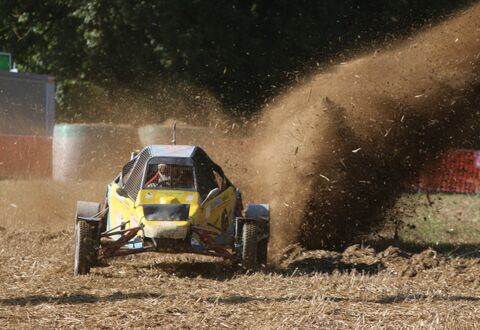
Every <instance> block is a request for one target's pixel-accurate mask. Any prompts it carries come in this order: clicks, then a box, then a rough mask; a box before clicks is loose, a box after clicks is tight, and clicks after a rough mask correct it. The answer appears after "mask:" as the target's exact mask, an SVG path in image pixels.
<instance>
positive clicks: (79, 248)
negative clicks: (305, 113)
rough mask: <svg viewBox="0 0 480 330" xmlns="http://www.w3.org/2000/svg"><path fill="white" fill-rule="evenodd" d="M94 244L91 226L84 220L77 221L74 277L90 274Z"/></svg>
mask: <svg viewBox="0 0 480 330" xmlns="http://www.w3.org/2000/svg"><path fill="white" fill-rule="evenodd" d="M93 243H94V242H93V230H92V228H91V226H90V224H89V223H88V222H87V221H84V220H79V221H77V223H76V224H75V258H74V264H73V273H74V275H85V274H88V273H89V272H90V268H91V266H92V263H93V258H92V257H93V256H94V254H95V248H94V244H93Z"/></svg>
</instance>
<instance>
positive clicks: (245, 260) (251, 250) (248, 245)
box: [242, 222, 258, 270]
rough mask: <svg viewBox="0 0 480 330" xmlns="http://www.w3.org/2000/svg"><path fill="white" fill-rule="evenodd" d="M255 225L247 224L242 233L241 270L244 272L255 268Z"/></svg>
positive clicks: (252, 223) (256, 245)
mask: <svg viewBox="0 0 480 330" xmlns="http://www.w3.org/2000/svg"><path fill="white" fill-rule="evenodd" d="M257 248H258V243H257V224H256V223H255V222H247V223H245V224H244V225H243V231H242V268H243V269H245V270H252V269H255V267H256V266H257Z"/></svg>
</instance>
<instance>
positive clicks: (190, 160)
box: [74, 145, 269, 275]
mask: <svg viewBox="0 0 480 330" xmlns="http://www.w3.org/2000/svg"><path fill="white" fill-rule="evenodd" d="M268 239H269V206H268V205H266V204H249V205H247V206H246V207H245V208H243V206H242V198H241V193H240V191H239V189H238V188H236V187H235V186H233V184H232V183H231V182H230V181H229V180H228V178H227V177H226V176H225V174H224V173H223V170H222V169H221V168H220V166H218V165H217V164H215V163H214V162H213V161H212V160H211V159H210V158H209V157H208V155H207V154H206V153H205V151H204V150H202V149H201V148H200V147H196V146H181V145H150V146H147V147H145V148H144V149H143V150H141V151H140V152H138V153H132V157H131V160H130V161H129V162H127V164H125V166H124V167H123V168H122V170H121V172H120V173H119V174H118V176H117V177H116V178H115V179H114V180H113V181H112V182H111V183H110V184H109V185H108V186H107V191H106V197H105V201H104V202H103V203H101V204H100V203H94V202H84V201H79V202H77V212H76V216H75V252H74V254H75V256H74V274H75V275H83V274H87V273H89V271H90V269H91V267H94V266H95V265H97V264H98V263H99V261H101V260H104V259H108V258H112V257H115V256H124V255H129V254H135V253H142V252H167V253H197V254H203V255H209V256H216V257H223V258H225V259H230V260H232V262H233V263H234V264H241V265H242V267H243V268H244V269H254V268H256V267H258V266H259V265H261V264H265V263H266V261H267V246H268Z"/></svg>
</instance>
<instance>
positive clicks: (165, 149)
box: [149, 144, 197, 158]
mask: <svg viewBox="0 0 480 330" xmlns="http://www.w3.org/2000/svg"><path fill="white" fill-rule="evenodd" d="M149 148H150V151H151V153H152V157H180V158H190V157H192V156H193V153H194V152H195V149H196V148H197V147H195V146H185V145H168V144H166V145H162V144H154V145H151V146H149Z"/></svg>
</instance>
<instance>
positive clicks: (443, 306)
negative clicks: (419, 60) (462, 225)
mask: <svg viewBox="0 0 480 330" xmlns="http://www.w3.org/2000/svg"><path fill="white" fill-rule="evenodd" d="M0 237H1V239H2V242H3V244H2V248H1V249H0V261H1V264H2V272H1V273H0V274H1V275H0V276H1V281H2V283H3V285H2V287H1V291H0V322H1V323H2V324H3V326H2V327H4V326H6V327H7V328H38V327H41V328H47V327H48V328H58V327H74V328H85V327H86V328H131V327H137V328H143V327H159V328H195V329H199V328H227V329H228V328H251V329H254V328H255V329H258V328H267V329H268V328H286V329H290V328H314V327H321V328H325V327H334V328H352V327H385V328H391V329H393V328H395V329H397V328H407V327H408V328H409V327H419V328H443V327H447V328H474V327H478V326H480V317H479V309H480V308H479V306H480V261H479V259H477V258H471V256H470V257H457V256H447V255H444V254H440V253H437V252H435V251H434V250H425V251H423V252H421V253H418V254H410V253H407V252H405V251H402V250H399V249H397V248H393V247H388V248H386V249H383V250H382V249H379V250H374V249H373V248H368V247H360V246H351V247H349V248H347V249H346V250H345V251H344V252H343V253H337V252H327V251H308V252H307V251H302V250H301V249H299V248H297V247H295V246H294V247H291V248H290V249H288V252H289V253H290V254H288V255H287V256H286V257H285V259H286V260H284V261H283V263H282V265H281V266H277V267H272V268H266V269H264V270H262V271H260V272H258V273H254V274H244V273H242V272H239V271H234V270H232V269H231V265H229V264H228V263H225V262H222V261H220V260H216V259H213V258H206V257H195V256H191V255H182V256H174V255H155V254H151V255H142V256H132V257H127V258H123V259H117V260H114V261H112V262H110V265H109V266H108V267H102V268H96V269H95V270H94V271H93V272H92V273H91V274H90V275H88V276H82V277H73V276H72V233H71V232H70V231H54V232H32V231H27V230H16V231H12V230H2V231H1V232H0Z"/></svg>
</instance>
